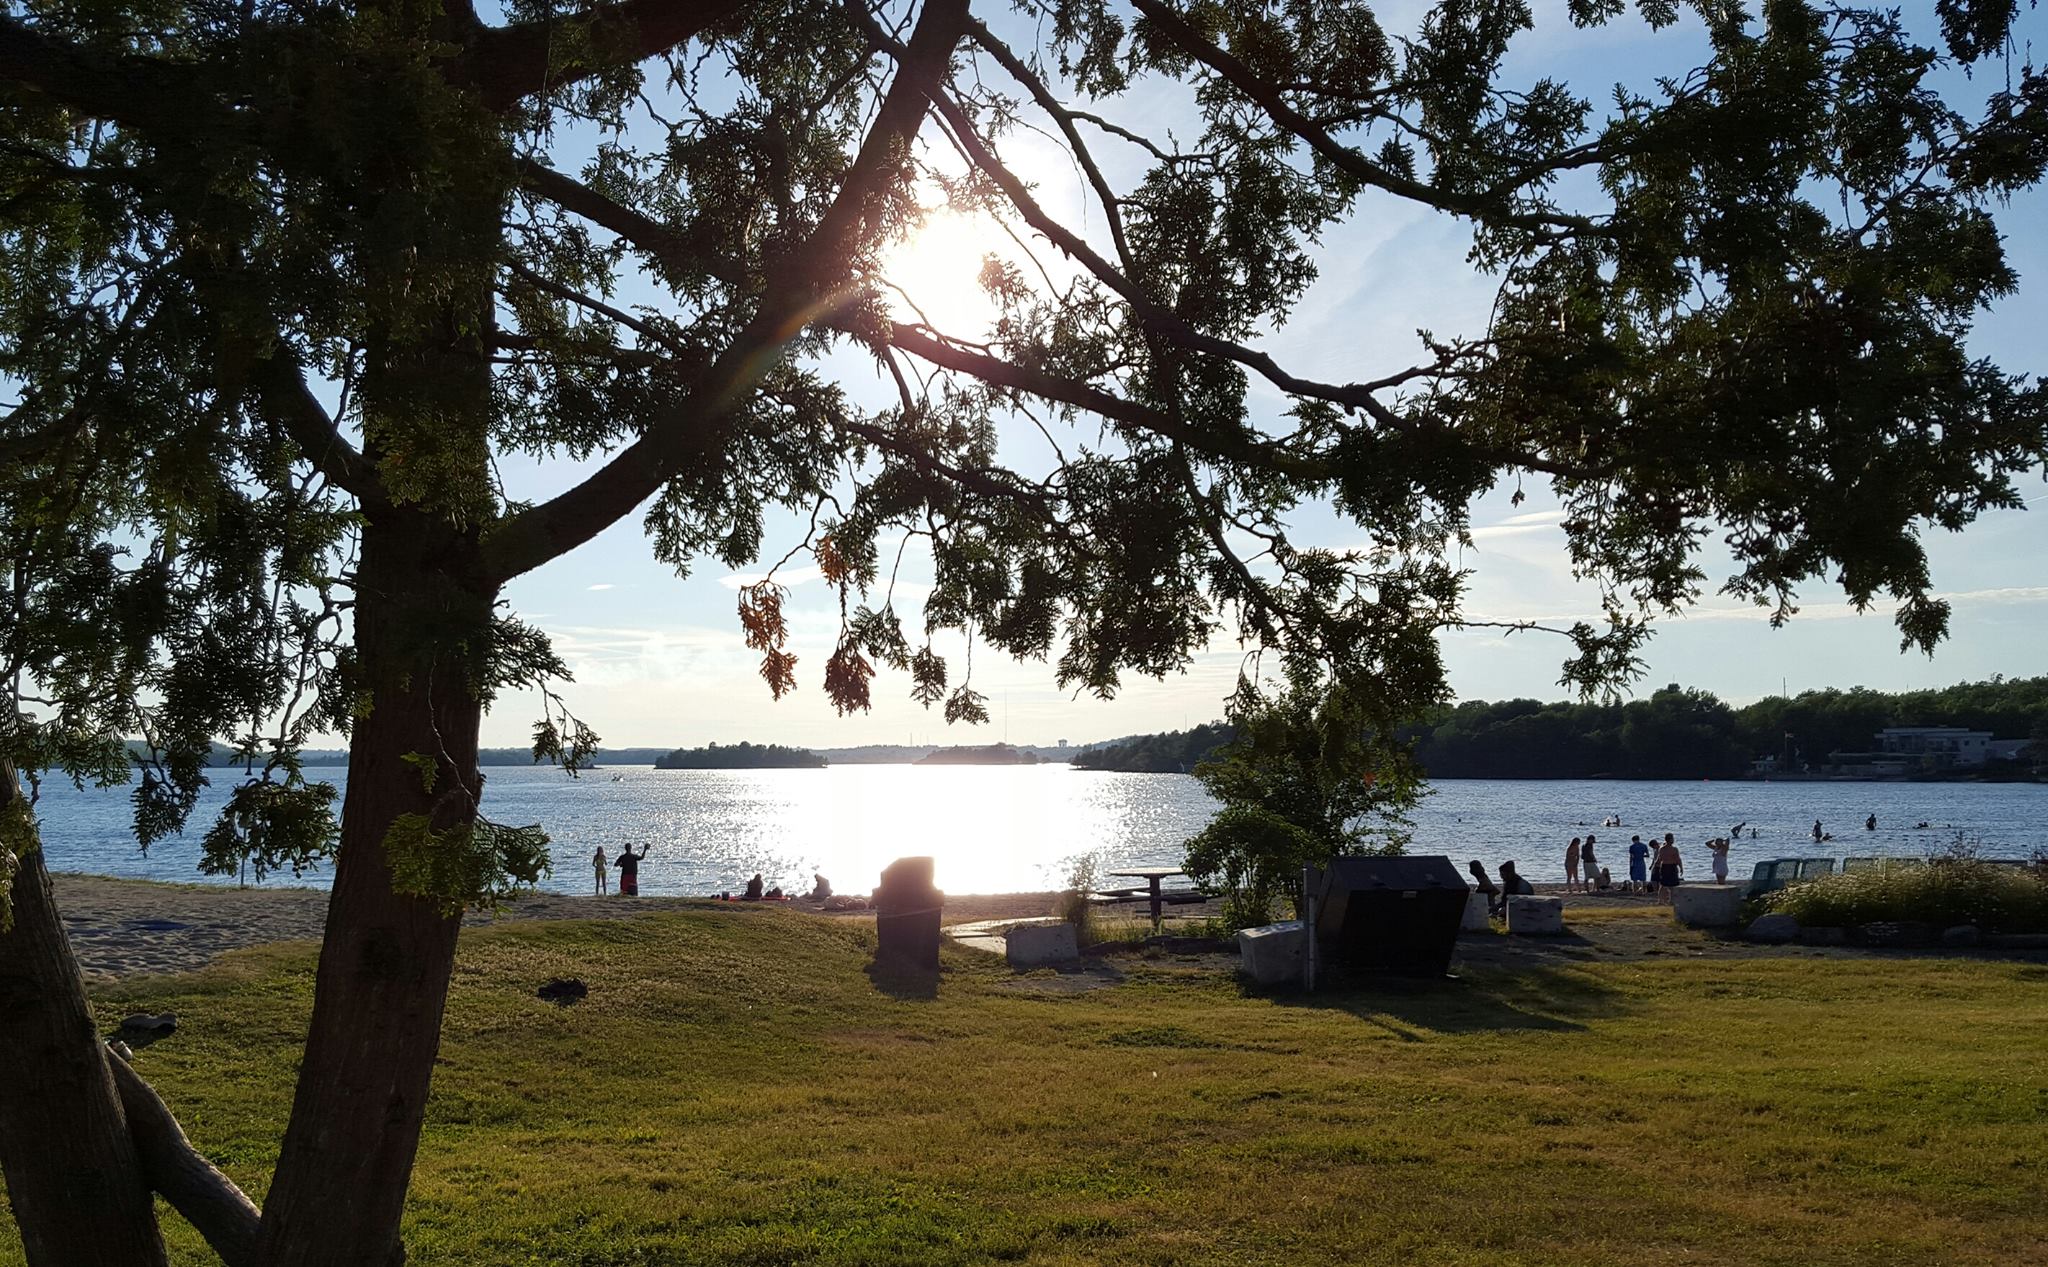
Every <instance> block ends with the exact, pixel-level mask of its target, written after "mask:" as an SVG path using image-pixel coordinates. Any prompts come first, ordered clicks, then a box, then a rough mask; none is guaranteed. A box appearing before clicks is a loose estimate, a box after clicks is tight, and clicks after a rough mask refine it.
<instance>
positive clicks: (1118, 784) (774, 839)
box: [38, 765, 2048, 894]
mask: <svg viewBox="0 0 2048 1267" xmlns="http://www.w3.org/2000/svg"><path fill="white" fill-rule="evenodd" d="M315 773H318V774H321V775H325V776H327V777H330V778H332V779H333V780H334V781H335V782H336V783H342V782H343V781H344V779H345V777H346V772H345V771H344V770H340V769H335V770H332V771H327V770H321V771H316V772H315ZM486 773H487V775H488V776H489V779H488V785H487V788H486V792H485V805H484V808H485V812H486V813H487V814H488V815H489V816H490V817H491V818H492V819H494V820H496V821H498V822H502V823H513V824H525V823H539V824H541V825H542V826H543V827H545V828H546V829H547V830H548V832H549V833H550V835H551V836H552V837H553V839H554V859H555V871H554V874H553V876H551V877H550V878H549V879H548V880H547V881H546V882H545V884H544V887H546V888H548V889H551V890H554V891H557V892H568V893H574V892H587V891H588V890H589V887H590V867H589V858H590V854H591V851H592V850H593V849H595V848H596V847H597V846H599V845H603V846H604V847H605V849H606V850H607V852H610V853H617V852H618V848H619V846H620V845H621V844H623V843H625V842H627V841H632V842H635V843H636V844H651V845H652V846H653V847H654V854H653V857H652V858H651V859H650V860H649V861H648V863H647V865H646V866H645V867H644V868H643V869H642V871H641V888H642V891H643V892H647V893H662V894H688V893H698V894H702V893H715V892H719V891H721V890H736V889H738V888H740V887H741V886H742V885H744V884H745V882H746V879H747V877H748V876H750V875H752V874H753V873H754V872H756V871H759V872H761V873H762V874H763V875H764V876H765V877H766V879H767V882H768V883H769V884H771V885H773V884H781V885H783V886H784V887H786V888H792V889H801V890H805V891H807V890H808V889H809V887H810V879H811V874H812V872H814V871H822V872H823V873H824V874H825V875H826V876H828V877H829V878H830V879H831V880H832V883H833V886H834V887H835V889H837V890H838V891H839V892H841V893H866V892H868V891H869V890H870V889H872V888H873V887H874V884H875V882H876V879H877V877H878V876H879V875H880V873H881V869H882V867H883V866H885V865H886V864H888V863H889V862H890V861H891V860H893V859H896V858H900V857H904V856H906V855H911V854H928V855H930V856H931V857H933V858H934V859H935V860H936V863H937V877H938V883H939V887H940V888H942V889H945V890H947V891H948V892H952V893H1003V892H1028V891H1035V890H1043V889H1050V888H1057V887H1060V886H1061V884H1062V882H1063V879H1064V877H1065V875H1066V873H1067V869H1068V865H1069V862H1070V860H1071V859H1073V858H1074V857H1076V856H1077V855H1080V854H1083V853H1088V852H1098V853H1100V854H1101V855H1102V858H1103V860H1104V864H1105V869H1110V870H1113V869H1116V868H1118V867H1135V866H1155V867H1156V866H1178V865H1179V864H1180V862H1181V845H1182V842H1183V841H1185V840H1186V839H1187V837H1188V836H1189V835H1191V834H1193V833H1194V832H1196V831H1198V830H1200V829H1201V827H1202V825H1203V824H1204V823H1206V822H1207V821H1208V818H1209V814H1210V812H1211V811H1212V809H1213V807H1214V804H1213V802H1211V801H1210V800H1209V798H1208V796H1207V795H1206V794H1205V793H1204V792H1203V791H1202V789H1201V786H1200V785H1199V784H1197V783H1196V782H1195V781H1194V780H1193V779H1192V778H1189V777H1188V776H1186V775H1175V774H1101V773H1093V772H1089V771H1081V770H1070V769H1068V768H1067V767H1066V766H1062V765H1047V766H1035V767H1017V766H980V767H977V766H941V767H919V766H903V765H869V766H860V765H849V766H835V767H832V768H830V769H825V770H744V771H742V770H654V769H651V768H649V767H646V766H624V767H612V768H608V769H603V770H598V771H594V772H591V773H589V774H586V775H585V776H584V777H582V778H580V779H569V778H567V777H565V776H563V775H562V774H560V773H558V772H556V771H554V770H552V769H533V768H527V767H517V766H499V767H493V768H491V769H489V770H487V771H486ZM234 777H235V776H234V775H233V773H232V772H226V771H223V772H220V777H219V778H217V780H216V783H217V785H216V786H215V787H214V788H212V789H209V790H208V792H207V794H206V795H205V796H203V797H202V798H201V801H200V805H199V808H198V809H197V810H196V811H195V813H194V816H193V824H194V826H195V828H198V829H199V830H204V826H205V824H206V823H208V822H210V821H211V818H212V815H213V814H214V813H215V812H216V811H217V810H218V808H219V806H220V803H221V801H222V798H223V797H224V795H225V790H226V788H227V787H228V786H229V785H230V784H231V783H232V782H233V780H234ZM615 778H616V780H617V781H616V782H615V781H614V779H615ZM1609 813H1619V814H1621V815H1622V816H1623V818H1624V820H1625V821H1626V822H1627V824H1628V826H1626V827H1624V828H1622V829H1620V830H1618V831H1617V830H1608V829H1601V828H1600V827H1599V826H1598V823H1599V820H1600V819H1601V818H1602V817H1605V816H1606V815H1607V814H1609ZM1871 813H1874V814H1876V815H1877V817H1878V819H1879V823H1880V826H1879V830H1877V831H1875V832H1866V831H1864V830H1863V826H1862V824H1863V819H1864V816H1865V815H1866V814H1871ZM38 814H39V816H40V818H41V820H42V828H43V840H44V848H45V850H46V852H47V856H48V861H49V866H50V868H51V869H52V870H55V871H90V872H97V873H102V874H108V875H128V876H142V877H147V878H151V879H158V880H201V879H204V877H201V876H199V875H197V874H196V871H195V867H196V863H197V861H198V857H199V844H198V831H194V832H193V833H192V834H190V835H187V836H185V837H183V838H180V839H176V840H171V841H166V842H164V843H162V844H160V845H158V846H157V847H156V848H154V849H152V850H151V851H150V855H149V857H147V858H144V857H142V856H141V855H140V854H139V853H138V852H137V851H136V849H135V847H134V844H133V843H132V840H131V839H130V837H129V836H128V834H127V833H128V830H129V826H128V815H129V808H128V796H127V791H126V789H123V788H114V789H110V790H107V791H97V790H88V791H85V792H78V791H75V790H73V789H72V788H71V787H69V786H68V785H58V784H46V785H45V788H44V793H43V799H42V802H41V804H40V805H39V806H38ZM1815 818H1821V819H1823V820H1824V821H1825V824H1826V829H1827V830H1828V831H1831V832H1833V833H1834V834H1835V836H1836V839H1835V840H1834V841H1833V842H1830V843H1829V844H1827V845H1824V846H1822V847H1820V849H1818V850H1816V849H1814V848H1813V847H1812V844H1811V841H1810V839H1809V838H1808V835H1807V833H1808V830H1809V829H1810V827H1811V825H1812V822H1813V820H1814V819H1815ZM1745 819H1746V820H1747V821H1748V822H1749V823H1751V824H1752V825H1754V826H1756V827H1758V828H1760V829H1761V830H1762V834H1761V835H1760V836H1759V837H1758V838H1757V839H1755V840H1750V839H1747V838H1745V839H1744V840H1743V841H1742V842H1741V843H1740V844H1739V845H1737V846H1736V847H1735V848H1734V850H1732V851H1731V857H1730V862H1731V867H1732V870H1733V872H1734V874H1736V875H1738V876H1746V875H1747V874H1748V873H1749V869H1750V865H1751V863H1753V862H1754V861H1755V860H1757V859H1760V858H1774V857H1778V856H1781V855H1791V856H1800V855H1805V854H1810V853H1816V852H1818V853H1825V854H1832V855H1833V856H1836V857H1840V856H1841V855H1842V854H1844V853H1859V854H1860V853H1872V854H1925V853H1928V852H1930V851H1933V850H1936V849H1939V848H1940V847H1942V846H1943V845H1945V844H1946V843H1947V842H1948V841H1949V840H1950V839H1951V838H1952V837H1953V836H1954V835H1955V834H1956V832H1958V831H1962V832H1965V833H1967V834H1970V835H1973V836H1977V837H1980V838H1981V839H1982V841H1983V844H1984V846H1985V852H1986V853H1988V854H2002V855H2006V856H2024V855H2025V854H2027V853H2028V852H2029V851H2030V850H2033V849H2044V848H2048V786H2042V785H2025V784H1937V783H1744V782H1715V783H1709V782H1697V783H1684V782H1662V783H1626V782H1593V781H1583V780H1561V781H1555V782H1523V781H1509V780H1479V779H1474V780H1455V781H1446V782H1443V783H1440V784H1438V785H1437V790H1436V795H1434V796H1432V797H1430V798H1429V799H1428V800H1426V801H1425V802H1424V803H1423V805H1422V808H1421V809H1420V811H1419V812H1418V813H1417V814H1416V816H1415V821H1416V842H1415V847H1414V850H1413V852H1418V853H1448V854H1450V855H1451V857H1452V858H1453V860H1454V861H1456V862H1457V863H1458V864H1459V865H1460V867H1461V868H1462V866H1463V864H1464V862H1465V860H1466V859H1469V858H1481V859H1484V860H1485V861H1486V862H1487V863H1488V865H1489V866H1493V865H1497V864H1498V863H1499V862H1500V860H1501V859H1502V858H1514V859H1516V860H1517V861H1518V862H1519V863H1520V864H1521V870H1522V872H1523V874H1525V875H1527V876H1528V877H1529V878H1531V879H1532V880H1536V881H1539V882H1540V881H1550V880H1558V879H1562V878H1563V859H1562V854H1563V849H1564V842H1565V841H1566V840H1568V839H1570V838H1571V837H1572V836H1575V835H1583V834H1584V833H1585V831H1586V830H1587V827H1586V824H1588V823H1590V824H1592V825H1593V826H1592V830H1593V831H1595V832H1596V833H1597V834H1598V835H1599V837H1600V840H1601V844H1602V850H1601V855H1600V856H1601V860H1602V861H1603V862H1605V863H1606V864H1607V865H1608V866H1609V867H1610V868H1612V869H1613V871H1614V873H1615V874H1616V875H1622V874H1625V872H1626V867H1627V855H1626V848H1627V844H1628V838H1629V836H1630V835H1631V834H1633V833H1636V832H1641V833H1643V834H1644V836H1645V837H1646V838H1648V837H1649V836H1651V835H1655V834H1660V833H1662V832H1664V831H1667V830H1668V831H1672V832H1673V833H1675V834H1676V836H1677V838H1678V843H1679V845H1680V846H1681V848H1682V849H1683V851H1684V853H1685V858H1686V863H1687V868H1688V874H1689V875H1693V876H1694V877H1695V878H1698V877H1701V876H1704V875H1705V874H1706V870H1707V867H1706V860H1707V855H1706V853H1705V851H1704V849H1703V848H1701V842H1702V841H1703V840H1704V839H1705V838H1706V837H1707V836H1709V835H1722V834H1725V833H1726V832H1727V831H1728V830H1729V828H1730V827H1732V826H1733V825H1734V824H1735V822H1736V821H1737V820H1745ZM1921 820H1926V821H1928V822H1929V823H1930V826H1929V827H1928V828H1926V829H1918V828H1917V827H1915V824H1916V823H1917V822H1919V821H1921ZM327 881H328V874H327V872H325V871H324V870H323V871H319V872H314V873H310V874H308V875H307V876H305V877H304V878H302V879H298V880H294V879H293V878H292V877H291V876H290V875H285V876H282V877H275V878H274V882H275V883H281V884H295V883H296V884H311V885H316V886H318V885H325V884H326V883H327ZM225 882H227V883H232V879H230V880H228V881H225Z"/></svg>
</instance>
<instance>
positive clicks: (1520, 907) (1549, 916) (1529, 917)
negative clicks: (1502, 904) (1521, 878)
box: [1508, 897, 1564, 937]
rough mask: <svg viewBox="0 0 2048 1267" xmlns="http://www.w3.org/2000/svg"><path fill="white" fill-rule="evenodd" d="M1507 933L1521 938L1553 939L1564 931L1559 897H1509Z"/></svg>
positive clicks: (1562, 902) (1561, 901) (1561, 905)
mask: <svg viewBox="0 0 2048 1267" xmlns="http://www.w3.org/2000/svg"><path fill="white" fill-rule="evenodd" d="M1508 931H1509V932H1511V933H1514V934H1516V935H1517V936H1521V937H1555V936H1557V935H1558V934H1559V933H1562V932H1563V931H1564V899H1563V898H1561V897H1511V898H1509V899H1508Z"/></svg>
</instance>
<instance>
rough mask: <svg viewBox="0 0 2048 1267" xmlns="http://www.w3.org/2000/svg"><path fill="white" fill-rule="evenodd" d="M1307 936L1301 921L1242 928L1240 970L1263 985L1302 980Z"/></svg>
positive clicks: (1238, 944)
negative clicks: (1302, 952) (1302, 958)
mask: <svg viewBox="0 0 2048 1267" xmlns="http://www.w3.org/2000/svg"><path fill="white" fill-rule="evenodd" d="M1306 942H1307V936H1306V934H1304V933H1303V932H1302V927H1301V921H1300V920H1298V919H1290V920H1287V921H1285V922H1283V923H1279V924H1265V925H1261V926H1260V927H1258V928H1246V929H1242V930H1240V931H1239V932H1238V934H1237V966H1238V970H1239V971H1240V972H1242V973H1244V974H1245V975H1246V976H1248V977H1250V978H1251V979H1252V980H1254V981H1256V982H1258V983H1259V984H1260V985H1284V984H1286V983H1288V982H1292V981H1300V980H1301V950H1302V946H1303V945H1304V944H1306Z"/></svg>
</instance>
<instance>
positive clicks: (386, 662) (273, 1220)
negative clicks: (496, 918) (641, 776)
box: [257, 508, 495, 1267]
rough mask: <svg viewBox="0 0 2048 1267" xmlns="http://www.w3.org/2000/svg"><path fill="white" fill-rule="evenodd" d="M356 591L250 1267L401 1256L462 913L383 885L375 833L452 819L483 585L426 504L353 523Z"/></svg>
mask: <svg viewBox="0 0 2048 1267" xmlns="http://www.w3.org/2000/svg"><path fill="white" fill-rule="evenodd" d="M356 594H357V606H356V608H355V618H356V649H357V655H358V658H359V661H358V662H359V664H360V666H361V671H362V674H363V685H364V686H365V687H366V688H367V689H368V691H369V693H370V709H369V713H368V714H367V715H366V716H363V717H361V718H359V719H358V720H357V721H356V723H355V729H354V732H353V734H352V735H351V739H350V744H349V770H348V795H347V797H346V799H345V800H344V801H343V804H342V827H341V847H340V852H339V854H338V856H337V858H336V863H335V872H334V893H333V896H332V898H331V899H329V903H328V910H327V934H326V939H325V941H324V943H323V944H322V946H321V950H320V968H319V976H318V979H317V981H316V985H315V992H314V996H313V1020H312V1026H311V1030H310V1032H309V1034H308V1036H307V1040H306V1057H305V1062H304V1064H303V1065H302V1066H301V1067H300V1070H299V1082H298V1090H297V1093H296V1096H295V1097H294V1099H293V1101H292V1116H291V1124H290V1125H289V1127H287V1129H286V1131H285V1137H284V1146H283V1150H282V1152H281V1153H280V1155H279V1157H278V1163H277V1172H276V1175H275V1178H274V1179H273V1181H272V1184H271V1187H270V1191H269V1194H268V1195H267V1196H266V1198H265V1199H264V1204H263V1224H262V1228H261V1231H260V1233H259V1236H258V1245H257V1260H258V1261H259V1262H261V1263H264V1264H266V1265H267V1267H301V1265H303V1264H327V1263H332V1264H352V1265H355V1264H383V1263H395V1262H400V1261H403V1258H404V1249H403V1247H402V1245H401V1244H400V1242H399V1236H398V1231H399V1219H400V1216H401V1214H402V1213H403V1210H404V1206H405V1193H406V1186H407V1184H408V1182H409V1181H410V1179H411V1175H412V1163H413V1155H414V1153H415V1151H416V1150H417V1149H418V1146H419V1136H420V1123H421V1119H422V1117H423V1115H424V1112H425V1109H426V1102H427V1090H428V1084H429V1082H430V1081H431V1078H432V1075H433V1069H434V1057H435V1054H436V1053H437V1052H438V1050H439V1048H440V1039H441V1013H442V1008H443V1006H444V1004H445V1003H446V1001H447V997H448V979H449V976H450V973H451V972H452V971H453V967H454V959H455V937H456V932H457V930H458V928H459V927H460V924H461V918H460V915H459V913H455V914H451V913H449V912H448V910H447V909H446V905H445V903H444V902H442V901H440V900H436V899H434V898H430V897H419V896H409V895H406V894H401V893H399V892H396V891H395V890H394V888H393V873H392V865H391V863H392V860H391V857H390V855H389V853H388V851H387V848H386V838H387V834H388V833H389V832H390V831H391V829H392V825H393V823H394V822H396V821H398V820H399V819H400V817H401V816H405V815H419V816H423V817H424V818H426V819H427V820H428V822H429V823H430V824H431V826H432V827H433V828H434V829H435V830H438V831H446V830H449V829H460V828H463V827H465V826H466V825H468V824H470V823H471V822H472V821H473V820H474V816H475V798H476V797H477V795H478V794H479V792H480V790H481V784H480V778H479V774H478V770H477V730H478V726H479V723H480V721H481V719H482V713H483V705H482V703H481V699H480V694H481V692H480V690H479V687H478V684H477V678H476V676H475V674H476V673H477V671H478V668H479V666H480V664H481V661H482V657H483V656H484V655H485V653H486V648H487V643H488V637H487V635H488V630H489V626H490V620H491V607H492V603H493V601H494V598H495V590H494V588H493V587H492V586H491V585H490V584H489V583H488V582H486V581H484V580H483V579H482V572H481V569H480V567H479V566H478V562H477V545H476V537H475V534H474V533H473V532H468V533H465V532H460V531H458V530H456V529H453V528H451V527H449V526H448V525H447V524H446V522H445V521H442V520H440V519H438V518H437V517H435V516H434V515H432V514H430V513H428V512H423V511H418V510H411V509H406V508H397V509H387V510H384V511H382V512H381V513H379V514H378V515H377V516H376V517H375V518H373V519H372V520H371V521H370V522H368V523H366V524H365V526H364V529H363V538H362V558H361V566H360V568H359V569H358V572H357V577H356ZM415 753H417V754H423V755H425V756H427V757H431V758H432V759H433V762H434V777H433V779H432V783H433V787H432V790H431V791H430V790H429V789H428V787H427V786H426V784H427V780H426V779H425V778H424V777H423V772H422V770H421V769H420V768H419V767H418V766H417V765H415V764H413V763H410V762H408V761H407V760H405V758H406V757H407V756H408V755H409V754H415ZM442 847H458V846H442Z"/></svg>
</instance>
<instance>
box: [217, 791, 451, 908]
mask: <svg viewBox="0 0 2048 1267" xmlns="http://www.w3.org/2000/svg"><path fill="white" fill-rule="evenodd" d="M427 768H428V771H429V774H430V775H431V771H432V765H431V763H429V765H428V767H427ZM334 797H335V789H334V785H333V784H331V783H308V782H306V781H305V780H303V779H300V778H297V777H296V776H295V777H292V778H290V779H288V780H285V781H282V782H277V781H271V780H268V779H251V780H249V781H247V782H244V783H241V784H239V785H237V786H236V788H235V790H234V791H232V792H230V793H229V794H228V803H227V806H226V807H225V808H224V809H222V810H221V813H220V817H219V818H218V819H217V820H215V822H214V824H213V826H211V827H209V828H208V829H207V832H206V835H205V836H204V837H202V838H201V840H200V858H199V870H200V871H201V872H203V873H204V874H206V875H235V874H238V873H239V872H240V871H241V870H242V867H243V864H244V863H247V865H248V867H249V869H250V870H252V871H254V872H255V874H256V879H258V880H261V879H263V877H265V876H266V875H268V874H270V873H271V872H272V871H278V870H283V869H287V868H289V869H290V871H291V873H292V874H293V875H294V876H297V875H302V874H304V872H305V870H306V869H307V868H308V867H310V866H312V865H314V864H315V863H317V862H318V861H320V860H321V859H323V858H326V857H327V856H329V855H330V854H332V853H333V852H334V846H335V843H336V840H337V839H338V837H339V834H340V833H339V830H338V828H337V826H336V824H335V821H334Z"/></svg>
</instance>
